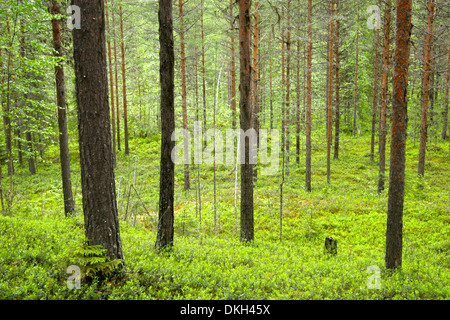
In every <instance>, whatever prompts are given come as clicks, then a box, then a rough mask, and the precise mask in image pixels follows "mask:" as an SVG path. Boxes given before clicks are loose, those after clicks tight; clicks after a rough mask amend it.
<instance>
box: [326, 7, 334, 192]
mask: <svg viewBox="0 0 450 320" xmlns="http://www.w3.org/2000/svg"><path fill="white" fill-rule="evenodd" d="M330 6H331V9H330V14H331V21H330V27H329V31H328V32H329V38H328V102H327V106H328V112H327V124H328V126H327V183H328V184H330V175H331V141H332V140H331V139H332V137H331V132H332V122H331V120H332V115H333V41H334V39H333V34H334V22H333V19H334V17H333V15H334V0H332V1H331V4H330Z"/></svg>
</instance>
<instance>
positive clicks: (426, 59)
mask: <svg viewBox="0 0 450 320" xmlns="http://www.w3.org/2000/svg"><path fill="white" fill-rule="evenodd" d="M434 9H435V3H434V0H428V19H427V30H426V32H425V48H424V54H423V64H424V66H423V70H424V71H423V78H422V79H423V80H422V108H421V109H422V117H421V121H420V149H419V165H418V174H419V175H421V176H423V175H424V173H425V152H426V145H427V138H428V123H427V117H428V102H429V98H430V77H431V73H432V70H431V64H432V61H431V50H432V46H433V19H434Z"/></svg>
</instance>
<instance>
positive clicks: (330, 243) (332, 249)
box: [325, 237, 337, 254]
mask: <svg viewBox="0 0 450 320" xmlns="http://www.w3.org/2000/svg"><path fill="white" fill-rule="evenodd" d="M325 252H326V253H331V254H337V240H336V239H334V238H332V237H326V238H325Z"/></svg>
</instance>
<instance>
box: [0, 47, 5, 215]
mask: <svg viewBox="0 0 450 320" xmlns="http://www.w3.org/2000/svg"><path fill="white" fill-rule="evenodd" d="M3 85H4V71H3V60H2V49H1V48H0V95H1V98H0V104H1V108H2V111H3V112H4V110H5V109H4V108H5V101H4V98H5V91H4V90H3V88H4V87H3ZM5 153H6V150H5ZM4 157H5V154H2V159H0V200H1V204H2V213H4V212H5V203H4V199H3V182H2V181H3V172H2V167H3V161H4V160H6V159H5V158H4Z"/></svg>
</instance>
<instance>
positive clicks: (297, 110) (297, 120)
mask: <svg viewBox="0 0 450 320" xmlns="http://www.w3.org/2000/svg"><path fill="white" fill-rule="evenodd" d="M297 5H298V8H300V0H298V1H297ZM295 36H296V38H297V41H296V43H297V48H296V49H297V52H296V67H295V71H296V87H295V92H296V97H295V98H296V100H295V102H296V108H295V163H296V164H297V165H299V164H300V23H297V29H296V35H295Z"/></svg>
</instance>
